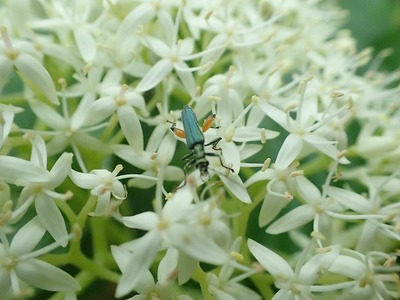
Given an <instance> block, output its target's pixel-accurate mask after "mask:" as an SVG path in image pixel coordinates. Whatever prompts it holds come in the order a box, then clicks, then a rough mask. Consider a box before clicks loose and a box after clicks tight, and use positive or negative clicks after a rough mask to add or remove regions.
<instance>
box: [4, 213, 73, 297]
mask: <svg viewBox="0 0 400 300" xmlns="http://www.w3.org/2000/svg"><path fill="white" fill-rule="evenodd" d="M45 232H46V229H45V228H44V227H43V226H42V224H41V221H39V218H38V217H34V218H33V219H32V220H30V221H29V222H28V223H26V224H25V225H24V226H23V227H21V229H19V230H18V232H17V233H16V234H15V235H14V237H13V239H12V241H11V243H10V244H9V243H8V240H7V238H6V236H5V235H4V234H2V233H0V238H1V243H0V290H1V294H2V296H6V295H7V294H8V293H9V292H10V291H11V293H12V294H13V295H14V296H15V297H18V296H23V294H24V291H23V290H22V289H21V285H22V283H27V284H29V285H31V286H33V287H35V288H39V289H44V290H48V291H69V292H73V291H76V290H78V289H79V284H78V283H77V282H76V280H75V279H74V278H73V277H72V276H71V275H69V274H68V273H66V272H64V271H62V270H61V269H59V268H57V267H55V266H53V265H51V264H49V263H46V262H44V261H42V260H39V259H37V258H36V257H38V256H41V255H43V254H45V253H48V252H50V251H52V250H53V249H55V248H57V247H58V243H53V244H51V245H48V246H46V247H44V248H42V249H37V250H34V248H35V247H37V245H38V243H39V242H40V241H41V239H42V237H43V236H44V234H45ZM67 242H68V236H66V237H65V238H64V241H63V242H61V243H67Z"/></svg>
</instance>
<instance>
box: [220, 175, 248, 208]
mask: <svg viewBox="0 0 400 300" xmlns="http://www.w3.org/2000/svg"><path fill="white" fill-rule="evenodd" d="M219 178H220V179H221V180H222V182H223V183H224V184H225V186H226V188H227V189H228V190H229V191H230V192H231V193H232V194H233V195H235V196H236V197H237V198H238V199H239V200H240V201H242V202H244V203H251V197H250V195H249V193H248V191H247V189H246V187H245V186H244V183H243V181H242V179H241V178H240V177H239V175H238V174H229V175H228V176H225V175H222V174H221V175H220V176H219Z"/></svg>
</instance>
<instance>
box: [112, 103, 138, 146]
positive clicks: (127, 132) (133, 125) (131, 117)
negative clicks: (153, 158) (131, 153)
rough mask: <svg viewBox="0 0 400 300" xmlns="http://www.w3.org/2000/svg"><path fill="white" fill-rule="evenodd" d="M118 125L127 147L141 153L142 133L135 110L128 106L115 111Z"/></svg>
mask: <svg viewBox="0 0 400 300" xmlns="http://www.w3.org/2000/svg"><path fill="white" fill-rule="evenodd" d="M117 114H118V119H119V124H120V125H121V129H122V131H123V132H124V136H125V138H126V140H127V141H128V143H129V145H131V146H132V148H133V149H135V151H138V152H141V151H143V131H142V127H141V125H140V122H139V118H138V116H137V114H136V112H135V110H134V109H133V108H132V107H131V106H128V105H125V106H123V107H119V108H118V109H117Z"/></svg>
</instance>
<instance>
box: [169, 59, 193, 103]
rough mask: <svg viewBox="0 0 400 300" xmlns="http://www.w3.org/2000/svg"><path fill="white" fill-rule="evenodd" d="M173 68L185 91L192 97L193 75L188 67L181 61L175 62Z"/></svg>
mask: <svg viewBox="0 0 400 300" xmlns="http://www.w3.org/2000/svg"><path fill="white" fill-rule="evenodd" d="M174 66H175V72H176V73H177V74H178V77H179V79H180V80H181V81H182V84H183V86H184V87H185V89H186V91H187V92H188V94H189V95H190V96H191V97H193V96H194V94H195V92H196V82H195V80H194V76H193V73H192V72H191V71H190V70H189V66H188V65H187V64H186V63H185V62H183V61H178V62H176V63H175V65H174ZM186 70H187V71H186Z"/></svg>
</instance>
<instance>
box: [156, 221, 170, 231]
mask: <svg viewBox="0 0 400 300" xmlns="http://www.w3.org/2000/svg"><path fill="white" fill-rule="evenodd" d="M157 228H158V229H159V230H166V229H168V228H169V221H168V220H165V219H161V220H160V221H159V222H158V224H157Z"/></svg>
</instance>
